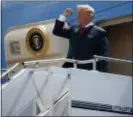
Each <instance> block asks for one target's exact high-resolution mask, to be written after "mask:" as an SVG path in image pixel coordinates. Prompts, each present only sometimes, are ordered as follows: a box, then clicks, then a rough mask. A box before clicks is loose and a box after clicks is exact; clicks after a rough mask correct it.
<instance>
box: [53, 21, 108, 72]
mask: <svg viewBox="0 0 133 117" xmlns="http://www.w3.org/2000/svg"><path fill="white" fill-rule="evenodd" d="M63 27H64V22H61V21H59V20H56V22H55V26H54V29H53V34H55V35H56V36H60V37H65V38H67V39H69V50H68V55H67V58H74V59H76V60H87V59H92V58H93V55H100V56H108V36H107V33H106V31H105V30H103V29H102V28H100V27H98V26H95V25H92V26H90V27H88V28H87V29H86V30H85V32H84V33H83V34H82V35H80V27H79V26H72V27H70V28H69V29H65V28H63ZM66 64H67V65H68V66H71V65H70V64H68V63H66ZM67 65H66V66H67ZM78 68H81V69H88V70H91V69H92V64H82V65H81V64H80V65H78ZM97 70H99V71H104V72H105V71H107V62H106V61H104V60H102V61H99V62H97Z"/></svg>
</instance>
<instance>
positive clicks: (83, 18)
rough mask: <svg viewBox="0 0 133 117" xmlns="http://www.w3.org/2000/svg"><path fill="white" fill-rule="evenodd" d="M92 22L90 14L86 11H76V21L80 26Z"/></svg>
mask: <svg viewBox="0 0 133 117" xmlns="http://www.w3.org/2000/svg"><path fill="white" fill-rule="evenodd" d="M91 20H92V14H91V12H90V11H89V10H87V9H79V10H78V21H79V23H80V25H86V24H88V23H90V22H91Z"/></svg>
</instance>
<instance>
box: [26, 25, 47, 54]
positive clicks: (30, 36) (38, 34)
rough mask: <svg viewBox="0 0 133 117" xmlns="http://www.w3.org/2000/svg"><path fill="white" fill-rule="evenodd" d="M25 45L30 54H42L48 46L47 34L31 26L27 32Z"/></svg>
mask: <svg viewBox="0 0 133 117" xmlns="http://www.w3.org/2000/svg"><path fill="white" fill-rule="evenodd" d="M26 45H27V48H28V50H29V52H30V53H31V54H32V55H35V56H40V55H44V54H45V53H46V51H47V50H48V46H49V41H48V37H47V34H45V33H44V32H43V29H41V28H32V29H31V30H30V31H29V32H28V33H27V37H26Z"/></svg>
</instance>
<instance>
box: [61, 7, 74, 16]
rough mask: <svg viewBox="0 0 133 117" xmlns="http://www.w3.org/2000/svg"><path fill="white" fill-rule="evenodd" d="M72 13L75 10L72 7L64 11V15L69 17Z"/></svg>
mask: <svg viewBox="0 0 133 117" xmlns="http://www.w3.org/2000/svg"><path fill="white" fill-rule="evenodd" d="M72 13H73V10H72V9H71V8H67V9H66V10H65V11H64V13H63V15H64V16H65V17H68V16H70V15H72Z"/></svg>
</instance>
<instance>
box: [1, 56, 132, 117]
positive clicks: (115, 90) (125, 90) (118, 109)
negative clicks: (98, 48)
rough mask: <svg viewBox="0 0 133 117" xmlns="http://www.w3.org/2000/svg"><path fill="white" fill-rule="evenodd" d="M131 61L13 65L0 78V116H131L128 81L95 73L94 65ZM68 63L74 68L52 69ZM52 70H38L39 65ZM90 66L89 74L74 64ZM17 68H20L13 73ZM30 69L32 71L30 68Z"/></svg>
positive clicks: (113, 75)
mask: <svg viewBox="0 0 133 117" xmlns="http://www.w3.org/2000/svg"><path fill="white" fill-rule="evenodd" d="M99 60H107V61H112V62H122V63H123V62H125V63H127V64H132V61H128V60H121V59H115V58H109V57H102V56H97V55H95V56H94V59H91V60H85V61H79V60H72V59H66V58H60V59H49V60H37V61H27V62H23V63H16V64H15V65H14V66H13V67H11V68H10V69H8V70H7V71H6V72H4V73H3V74H2V77H1V80H7V81H8V82H6V83H4V84H2V90H1V91H2V116H132V115H133V108H132V77H131V76H126V75H119V74H112V73H104V72H99V71H97V70H96V62H97V61H99ZM58 62H71V63H73V64H74V68H61V67H58V66H54V65H53V64H54V63H58ZM47 63H50V64H52V66H46V67H42V68H40V67H39V65H40V64H47ZM86 63H93V70H82V69H78V68H77V64H86ZM20 65H23V68H21V69H20V71H17V72H16V69H18V68H19V66H20ZM33 66H34V67H33Z"/></svg>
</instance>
